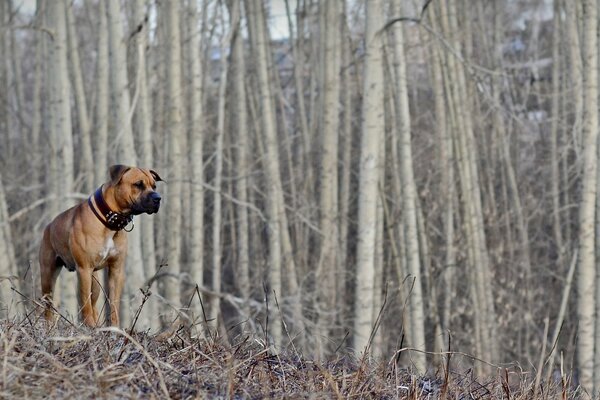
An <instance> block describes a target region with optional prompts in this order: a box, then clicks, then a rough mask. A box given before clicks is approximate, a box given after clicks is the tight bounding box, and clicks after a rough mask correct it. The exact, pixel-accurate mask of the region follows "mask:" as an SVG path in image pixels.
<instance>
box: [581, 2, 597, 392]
mask: <svg viewBox="0 0 600 400" xmlns="http://www.w3.org/2000/svg"><path fill="white" fill-rule="evenodd" d="M597 18H598V5H597V2H596V1H594V0H586V1H584V2H583V20H584V26H583V42H582V54H583V107H584V108H583V148H582V149H583V168H582V178H581V184H582V189H581V204H580V209H579V235H578V236H579V266H578V274H577V318H578V321H579V322H578V330H577V331H578V335H577V336H578V340H577V365H578V367H579V381H580V384H581V386H582V387H583V388H584V389H585V390H586V391H588V393H592V391H593V390H594V373H595V368H594V367H595V366H594V345H595V343H594V338H595V334H594V324H595V308H596V299H595V295H596V293H595V290H596V288H595V282H596V257H595V253H594V249H595V235H594V223H595V220H596V212H595V205H596V189H597V188H596V185H597V181H596V179H597V174H598V171H597V157H598V153H597V152H598V148H597V146H598V39H597V34H598V20H597Z"/></svg>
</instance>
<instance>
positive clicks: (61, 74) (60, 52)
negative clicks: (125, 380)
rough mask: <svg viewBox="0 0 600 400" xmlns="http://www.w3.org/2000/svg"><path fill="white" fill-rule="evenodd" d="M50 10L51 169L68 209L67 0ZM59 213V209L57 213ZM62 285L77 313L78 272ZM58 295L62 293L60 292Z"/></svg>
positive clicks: (62, 277) (64, 297) (65, 274)
mask: <svg viewBox="0 0 600 400" xmlns="http://www.w3.org/2000/svg"><path fill="white" fill-rule="evenodd" d="M46 7H47V10H48V23H49V24H51V26H52V29H53V31H54V40H53V42H52V43H53V45H52V51H51V54H52V56H51V62H50V65H49V71H48V72H49V79H50V80H49V81H50V82H51V84H52V89H51V90H52V92H51V104H52V116H53V117H52V142H53V144H54V156H53V157H55V158H56V160H58V165H57V166H56V168H55V169H53V170H51V175H52V180H53V182H52V183H53V185H52V187H53V188H55V190H56V192H55V195H56V196H57V198H58V199H59V200H55V202H58V204H59V205H57V206H55V210H56V211H57V212H56V214H57V213H58V212H59V211H64V210H65V209H67V208H69V207H70V206H71V205H72V204H73V201H72V200H71V199H69V198H65V197H63V196H65V195H68V194H71V193H73V180H74V176H73V174H74V172H73V170H74V168H73V136H72V128H71V107H70V99H71V97H70V87H69V77H68V66H67V29H66V28H67V24H66V18H65V17H66V8H65V0H56V1H50V2H47V3H46ZM53 215H55V213H53ZM58 285H60V286H61V294H62V296H61V300H62V304H63V305H64V307H65V309H66V310H67V312H68V314H69V315H71V316H76V315H77V311H78V310H77V296H76V295H75V291H74V290H73V288H74V287H76V286H77V277H76V274H74V273H68V272H67V271H63V273H62V274H60V276H59V278H58ZM57 297H58V296H57Z"/></svg>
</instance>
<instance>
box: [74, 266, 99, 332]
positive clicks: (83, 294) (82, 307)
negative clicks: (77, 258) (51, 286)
mask: <svg viewBox="0 0 600 400" xmlns="http://www.w3.org/2000/svg"><path fill="white" fill-rule="evenodd" d="M93 271H94V270H93V268H90V267H87V266H83V267H80V266H77V277H78V279H79V312H80V315H81V320H82V321H83V323H84V324H86V325H87V326H91V327H95V326H96V318H95V315H96V313H95V312H94V309H93V305H92V273H93Z"/></svg>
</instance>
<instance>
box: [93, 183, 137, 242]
mask: <svg viewBox="0 0 600 400" xmlns="http://www.w3.org/2000/svg"><path fill="white" fill-rule="evenodd" d="M92 198H93V200H94V201H92ZM94 203H95V205H94ZM88 204H89V206H90V209H91V210H92V212H93V213H94V215H95V216H96V218H98V219H99V220H100V222H102V223H103V224H104V226H106V227H107V228H108V229H110V230H111V231H120V230H123V229H125V228H126V227H127V225H129V224H130V223H131V222H132V221H133V216H132V215H124V214H119V213H118V212H115V211H113V210H111V209H110V207H109V206H108V204H106V201H104V197H102V186H100V187H99V188H98V189H96V191H95V192H94V194H93V195H91V196H90V197H89V198H88ZM132 229H133V228H132ZM128 232H129V231H128Z"/></svg>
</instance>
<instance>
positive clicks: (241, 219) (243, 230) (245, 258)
mask: <svg viewBox="0 0 600 400" xmlns="http://www.w3.org/2000/svg"><path fill="white" fill-rule="evenodd" d="M237 23H238V26H237V27H235V29H236V30H237V33H236V35H235V38H234V42H233V52H232V67H233V85H234V89H233V90H234V93H235V94H234V99H235V100H234V102H235V104H234V105H233V107H234V115H235V122H236V125H235V128H234V129H235V133H234V135H235V136H234V137H235V142H236V146H235V155H236V171H237V175H239V178H238V179H237V180H236V181H235V196H236V198H237V199H238V200H239V202H240V204H239V205H237V206H236V210H237V232H238V246H237V271H238V273H237V277H236V278H237V279H236V283H237V287H238V288H239V290H240V294H241V296H242V298H243V299H245V300H249V299H250V293H251V288H250V247H249V239H248V233H249V221H248V206H247V204H248V184H249V176H250V170H249V163H248V156H249V152H250V149H249V148H248V146H249V141H248V130H247V126H248V116H247V110H246V87H245V84H246V83H245V75H246V64H245V61H244V48H243V46H244V42H243V36H242V33H241V29H240V21H239V20H238V21H237ZM244 311H245V312H246V314H247V315H249V309H248V306H247V304H245V305H244Z"/></svg>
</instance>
